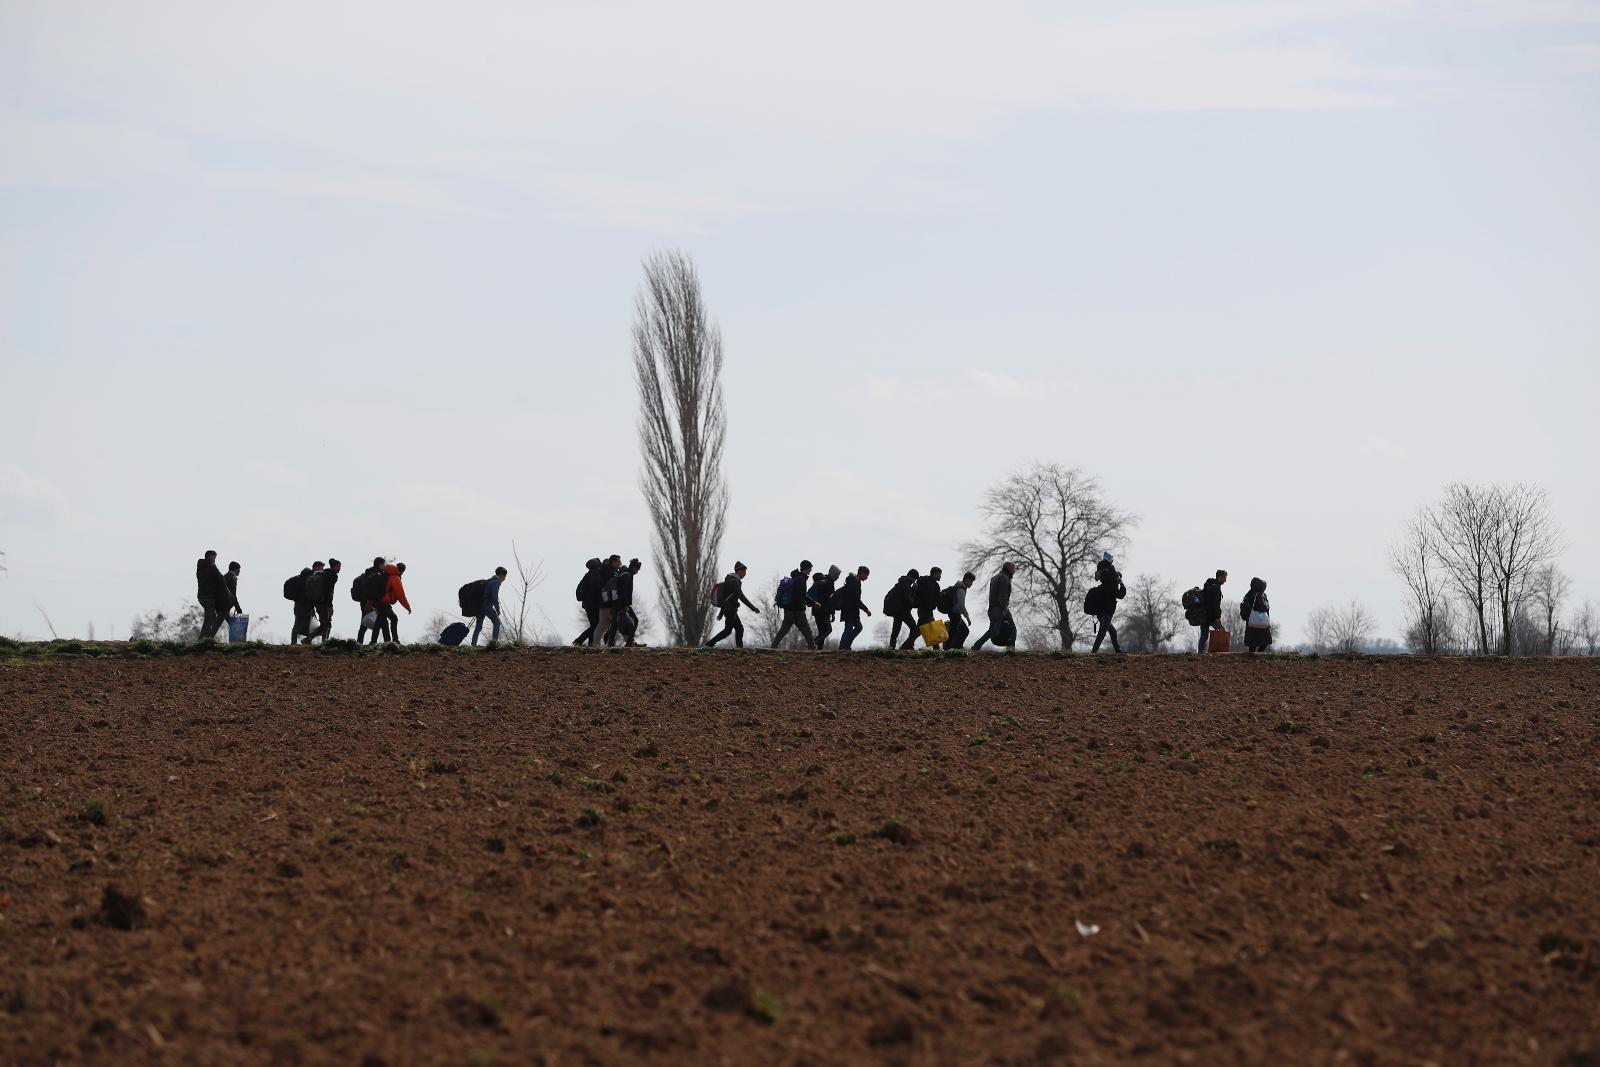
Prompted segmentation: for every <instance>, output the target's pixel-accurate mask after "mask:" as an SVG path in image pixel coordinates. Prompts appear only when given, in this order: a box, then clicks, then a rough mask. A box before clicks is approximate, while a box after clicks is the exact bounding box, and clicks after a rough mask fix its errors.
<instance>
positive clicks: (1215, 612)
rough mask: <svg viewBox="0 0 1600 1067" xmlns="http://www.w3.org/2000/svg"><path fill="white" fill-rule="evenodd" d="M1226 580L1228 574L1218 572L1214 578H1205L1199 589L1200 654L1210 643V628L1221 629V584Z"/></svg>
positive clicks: (1222, 571) (1221, 571)
mask: <svg viewBox="0 0 1600 1067" xmlns="http://www.w3.org/2000/svg"><path fill="white" fill-rule="evenodd" d="M1227 580H1228V572H1227V571H1224V570H1219V571H1217V576H1216V577H1215V578H1207V579H1206V584H1205V585H1203V586H1201V587H1200V651H1201V652H1204V651H1205V650H1206V646H1207V645H1208V644H1210V643H1211V630H1212V628H1213V627H1215V628H1216V629H1218V630H1220V629H1222V583H1223V582H1226V581H1227Z"/></svg>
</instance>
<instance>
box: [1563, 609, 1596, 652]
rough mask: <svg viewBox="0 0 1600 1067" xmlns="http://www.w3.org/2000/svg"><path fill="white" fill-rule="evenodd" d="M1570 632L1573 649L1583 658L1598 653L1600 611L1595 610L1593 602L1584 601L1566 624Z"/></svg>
mask: <svg viewBox="0 0 1600 1067" xmlns="http://www.w3.org/2000/svg"><path fill="white" fill-rule="evenodd" d="M1568 629H1570V630H1571V631H1572V639H1573V644H1574V647H1575V648H1576V649H1577V650H1579V651H1581V652H1582V653H1583V654H1584V655H1585V656H1593V655H1596V654H1597V653H1600V609H1596V608H1595V605H1594V602H1593V601H1591V600H1585V601H1584V602H1583V607H1582V608H1581V609H1579V611H1578V613H1577V614H1576V615H1574V616H1573V617H1572V621H1571V622H1570V623H1568Z"/></svg>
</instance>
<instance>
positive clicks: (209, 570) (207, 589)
mask: <svg viewBox="0 0 1600 1067" xmlns="http://www.w3.org/2000/svg"><path fill="white" fill-rule="evenodd" d="M194 580H195V599H196V600H198V601H200V612H201V619H200V639H201V640H202V641H203V640H207V639H209V638H214V637H216V636H217V630H218V629H219V628H220V627H221V626H222V620H223V618H224V617H225V616H224V614H223V608H222V605H223V604H225V603H226V602H227V597H228V586H227V583H226V582H224V581H223V580H222V572H221V571H220V570H218V569H217V550H216V549H214V548H210V549H207V550H206V554H205V555H204V556H201V557H200V558H199V559H197V560H195V563H194Z"/></svg>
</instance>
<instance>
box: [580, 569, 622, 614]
mask: <svg viewBox="0 0 1600 1067" xmlns="http://www.w3.org/2000/svg"><path fill="white" fill-rule="evenodd" d="M588 567H589V570H588V572H587V573H585V574H584V576H583V578H582V579H581V580H580V581H579V582H578V599H579V600H581V601H582V602H583V606H584V608H585V609H586V610H589V611H599V610H600V591H601V590H602V589H604V588H605V587H606V583H607V582H609V581H610V580H611V576H612V575H613V574H615V573H617V572H616V569H615V568H613V567H612V566H611V564H610V563H608V562H606V561H605V560H603V559H591V560H590V561H589V563H588Z"/></svg>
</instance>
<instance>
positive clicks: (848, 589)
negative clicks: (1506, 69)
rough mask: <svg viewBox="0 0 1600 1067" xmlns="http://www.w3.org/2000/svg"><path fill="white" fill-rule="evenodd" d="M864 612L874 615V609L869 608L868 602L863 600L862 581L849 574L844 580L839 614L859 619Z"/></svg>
mask: <svg viewBox="0 0 1600 1067" xmlns="http://www.w3.org/2000/svg"><path fill="white" fill-rule="evenodd" d="M863 611H865V612H866V613H867V614H868V615H871V614H872V609H871V608H869V607H867V605H866V602H865V601H863V600H862V599H861V579H860V578H857V577H856V576H855V575H853V574H847V575H845V579H844V591H843V594H842V595H841V598H840V603H839V613H840V614H841V615H844V616H845V617H847V618H851V619H859V618H860V617H861V613H862V612H863Z"/></svg>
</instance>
